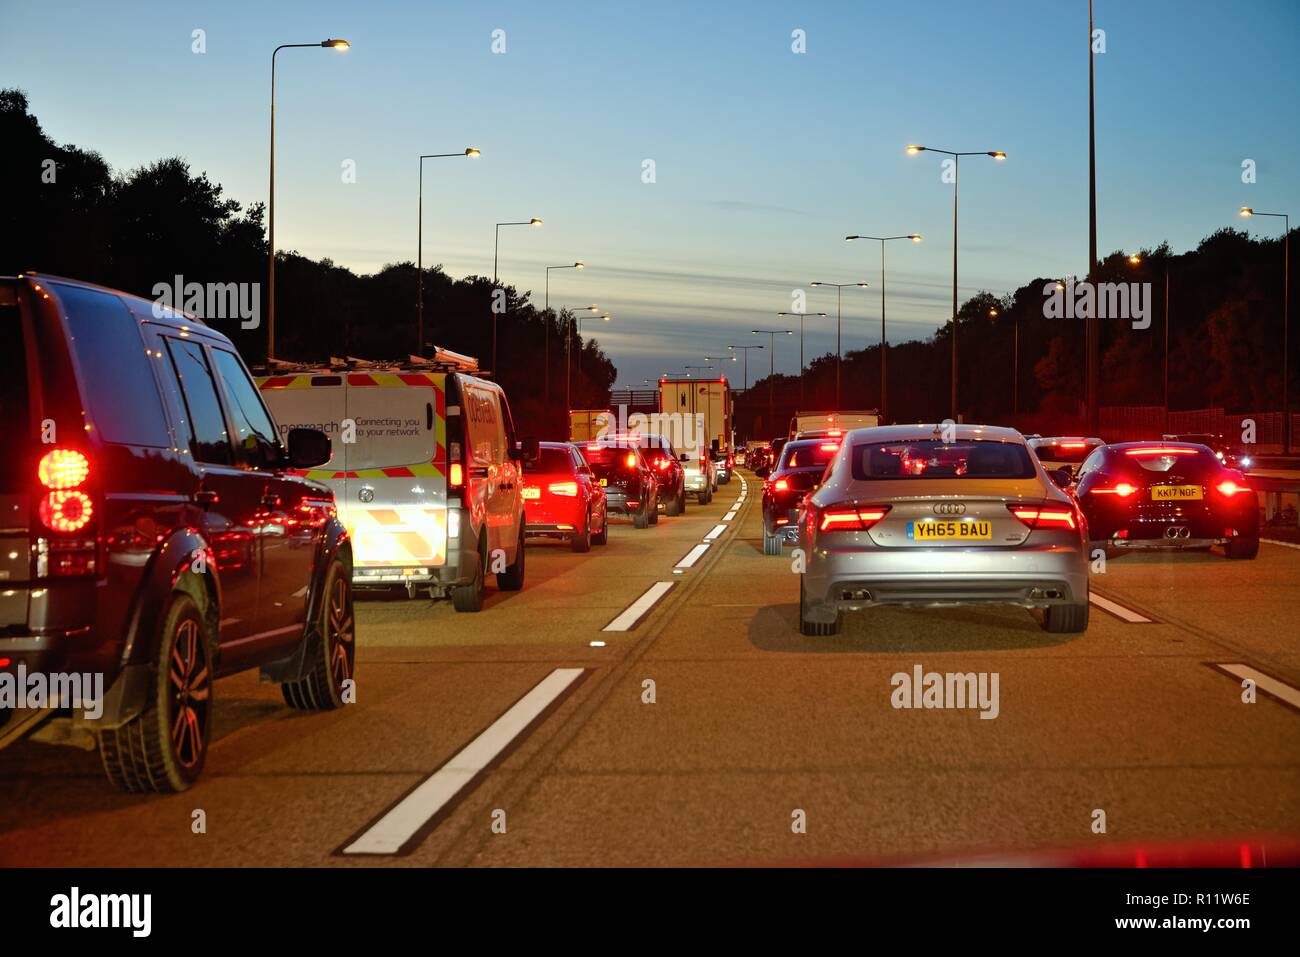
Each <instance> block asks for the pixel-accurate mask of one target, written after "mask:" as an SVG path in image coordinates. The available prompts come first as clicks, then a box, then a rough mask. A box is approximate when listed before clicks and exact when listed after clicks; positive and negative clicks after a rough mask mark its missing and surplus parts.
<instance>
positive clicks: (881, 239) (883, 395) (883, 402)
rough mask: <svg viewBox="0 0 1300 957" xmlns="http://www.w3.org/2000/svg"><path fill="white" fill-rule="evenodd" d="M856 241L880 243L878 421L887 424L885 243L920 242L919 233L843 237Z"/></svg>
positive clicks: (887, 375)
mask: <svg viewBox="0 0 1300 957" xmlns="http://www.w3.org/2000/svg"><path fill="white" fill-rule="evenodd" d="M858 239H871V240H874V241H876V242H878V243H880V421H881V422H882V423H884V422H888V421H889V419H888V418H887V415H888V413H887V412H886V407H887V406H888V402H889V388H888V385H887V383H888V381H889V369H888V365H887V363H886V358H885V356H886V354H887V353H888V352H889V337H888V336H887V335H886V334H885V243H888V242H892V241H893V240H895V239H910V240H911V241H912V242H914V243H919V242H920V241H921V234H920V233H908V234H907V235H906V236H856V235H855V236H845V237H844V241H845V242H846V243H851V242H854V241H855V240H858Z"/></svg>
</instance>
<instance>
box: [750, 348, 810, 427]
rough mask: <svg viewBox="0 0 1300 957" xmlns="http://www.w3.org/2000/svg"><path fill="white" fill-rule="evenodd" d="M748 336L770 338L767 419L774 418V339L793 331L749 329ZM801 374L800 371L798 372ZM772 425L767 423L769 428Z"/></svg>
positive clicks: (768, 349)
mask: <svg viewBox="0 0 1300 957" xmlns="http://www.w3.org/2000/svg"><path fill="white" fill-rule="evenodd" d="M749 334H750V335H752V336H771V337H772V338H771V341H769V342H768V348H767V417H768V419H769V420H770V419H775V418H776V396H775V394H774V393H773V391H772V390H773V386H774V385H775V383H776V337H777V336H782V335H785V336H792V335H794V330H793V329H751V330H750V331H749ZM799 371H800V373H802V372H803V370H802V369H800V370H799ZM771 424H772V423H771V422H769V423H768V425H769V426H770V425H771Z"/></svg>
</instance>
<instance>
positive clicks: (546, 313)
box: [542, 260, 587, 403]
mask: <svg viewBox="0 0 1300 957" xmlns="http://www.w3.org/2000/svg"><path fill="white" fill-rule="evenodd" d="M586 266H587V264H586V263H584V262H583V261H582V260H578V261H577V262H576V263H573V264H572V265H569V264H567V263H566V264H564V265H561V266H547V267H546V308H545V310H543V312H542V324H543V331H542V340H543V342H544V343H545V348H544V353H543V354H544V356H545V365H544V368H545V370H546V371H545V372H544V373H543V379H544V381H545V385H544V386H543V388H542V395H544V396H545V397H546V401H547V402H548V403H549V402H550V401H551V270H552V269H585V268H586Z"/></svg>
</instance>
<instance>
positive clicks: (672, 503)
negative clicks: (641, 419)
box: [638, 435, 686, 515]
mask: <svg viewBox="0 0 1300 957" xmlns="http://www.w3.org/2000/svg"><path fill="white" fill-rule="evenodd" d="M638 445H639V447H640V449H641V455H642V456H643V457H644V458H645V460H646V464H647V465H649V466H650V471H652V472H653V473H654V476H655V485H656V487H657V491H656V496H657V497H658V499H659V501H660V502H662V503H663V506H664V514H665V515H681V514H682V513H683V512H685V511H686V470H685V469H683V468H682V463H681V458H680V456H678V454H677V452H676V451H675V450H674V449H673V446H672V443H671V442H669V441H668V440H667V439H666V438H664V436H662V435H643V436H641V441H640V442H639V443H638Z"/></svg>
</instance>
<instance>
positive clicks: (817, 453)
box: [763, 438, 840, 555]
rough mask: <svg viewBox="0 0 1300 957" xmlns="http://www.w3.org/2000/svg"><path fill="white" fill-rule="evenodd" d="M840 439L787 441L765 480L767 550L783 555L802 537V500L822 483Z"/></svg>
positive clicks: (764, 514) (764, 516)
mask: <svg viewBox="0 0 1300 957" xmlns="http://www.w3.org/2000/svg"><path fill="white" fill-rule="evenodd" d="M839 450H840V441H839V439H832V438H824V439H795V440H794V441H793V442H787V443H785V445H784V447H783V448H782V449H781V458H780V461H778V462H777V464H776V468H774V469H773V470H772V471H771V473H769V474H768V476H767V480H766V481H765V482H764V483H763V554H764V555H780V554H781V546H782V544H783V543H784V542H786V541H790V542H793V541H795V540H796V538H797V537H798V530H799V522H798V518H799V503H800V502H802V501H803V498H804V496H805V495H807V494H808V493H809V492H812V491H815V490H816V489H817V487H818V486H820V485H821V481H822V476H823V475H824V474H825V472H826V466H827V464H828V463H829V462H830V461H831V460H832V459H833V458H835V454H836V453H837V452H839Z"/></svg>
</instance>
